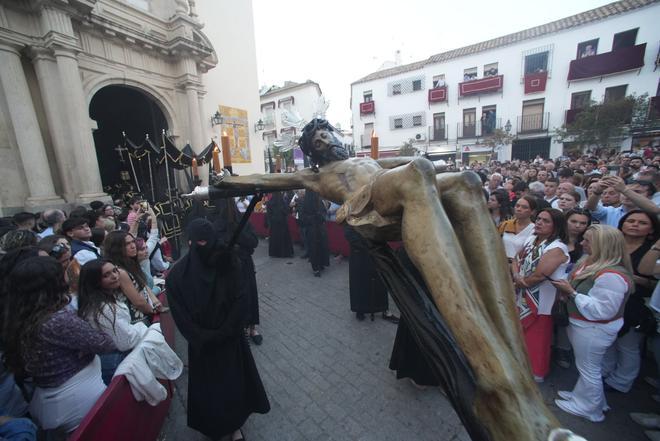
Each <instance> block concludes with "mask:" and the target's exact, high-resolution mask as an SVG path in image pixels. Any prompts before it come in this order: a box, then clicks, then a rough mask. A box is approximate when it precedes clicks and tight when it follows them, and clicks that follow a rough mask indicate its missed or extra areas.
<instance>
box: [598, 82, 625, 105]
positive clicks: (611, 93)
mask: <svg viewBox="0 0 660 441" xmlns="http://www.w3.org/2000/svg"><path fill="white" fill-rule="evenodd" d="M626 89H628V85H627V84H624V85H623V86H615V87H608V88H607V89H605V98H604V99H603V102H604V103H609V102H612V101H619V100H622V99H624V98H625V97H626Z"/></svg>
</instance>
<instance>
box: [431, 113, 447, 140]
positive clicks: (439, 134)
mask: <svg viewBox="0 0 660 441" xmlns="http://www.w3.org/2000/svg"><path fill="white" fill-rule="evenodd" d="M445 129H446V127H445V114H444V113H434V114H433V140H434V141H438V140H441V139H447V132H446V130H445Z"/></svg>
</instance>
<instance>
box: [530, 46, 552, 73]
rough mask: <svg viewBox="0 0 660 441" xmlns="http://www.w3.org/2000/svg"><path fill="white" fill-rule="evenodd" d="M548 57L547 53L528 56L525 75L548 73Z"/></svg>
mask: <svg viewBox="0 0 660 441" xmlns="http://www.w3.org/2000/svg"><path fill="white" fill-rule="evenodd" d="M548 55H549V53H548V52H547V51H545V52H539V53H538V54H531V55H527V56H526V57H525V75H528V74H533V73H537V72H546V71H547V70H548Z"/></svg>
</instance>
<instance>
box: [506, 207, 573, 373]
mask: <svg viewBox="0 0 660 441" xmlns="http://www.w3.org/2000/svg"><path fill="white" fill-rule="evenodd" d="M566 241H567V235H566V221H565V220H564V215H563V214H562V212H561V211H559V210H556V209H554V208H546V209H543V210H541V211H540V212H539V214H538V215H537V216H536V222H535V223H534V234H533V235H532V236H531V237H530V238H529V239H528V240H527V242H525V245H524V246H523V248H522V250H521V251H520V252H519V253H518V255H517V256H516V259H514V260H513V262H512V269H513V280H514V284H515V287H516V288H517V290H516V302H517V304H518V310H519V314H520V321H521V323H522V327H523V335H524V338H525V344H526V346H527V353H528V354H529V359H530V362H531V365H532V372H533V374H534V380H535V381H537V382H539V383H540V382H543V380H544V378H545V376H546V375H547V374H548V372H549V371H550V353H551V351H550V345H551V342H552V324H553V323H552V315H551V311H552V305H553V304H554V302H555V293H556V291H557V290H556V289H555V288H554V287H553V286H552V284H551V283H550V280H559V279H565V278H566V267H567V266H568V263H569V261H570V258H569V256H568V249H567V247H566Z"/></svg>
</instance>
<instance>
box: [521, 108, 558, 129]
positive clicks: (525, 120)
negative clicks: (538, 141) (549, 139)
mask: <svg viewBox="0 0 660 441" xmlns="http://www.w3.org/2000/svg"><path fill="white" fill-rule="evenodd" d="M549 121H550V113H549V112H545V113H532V114H530V115H520V116H518V124H517V131H518V133H536V132H547V131H548V126H549Z"/></svg>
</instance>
